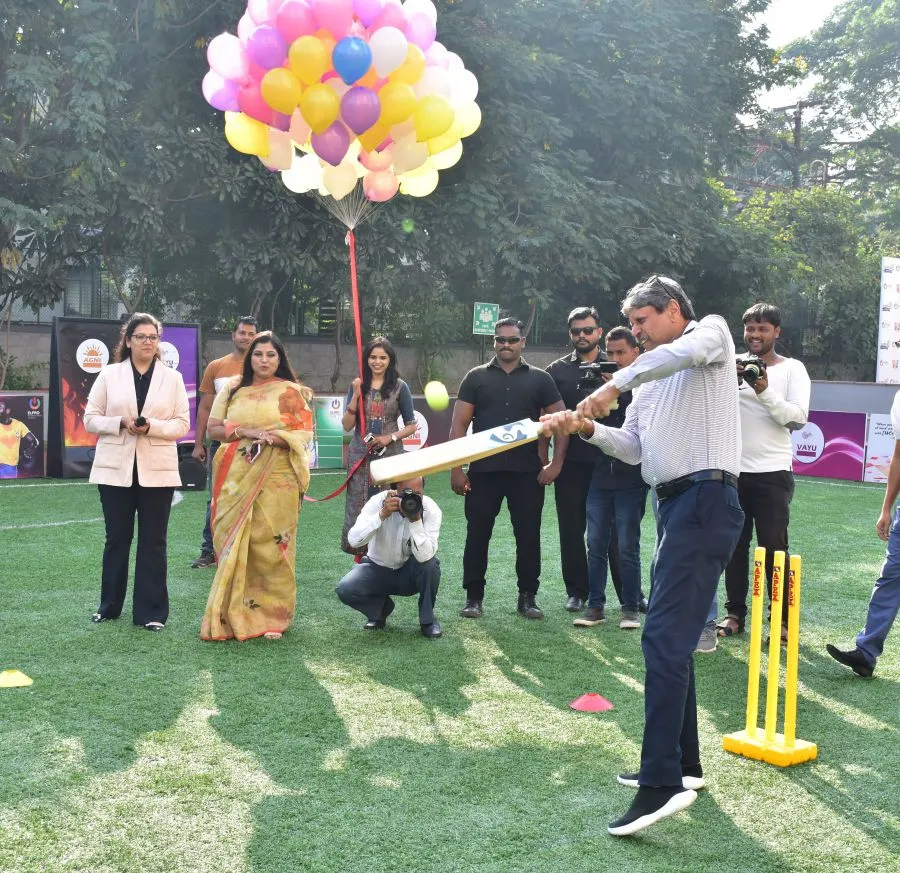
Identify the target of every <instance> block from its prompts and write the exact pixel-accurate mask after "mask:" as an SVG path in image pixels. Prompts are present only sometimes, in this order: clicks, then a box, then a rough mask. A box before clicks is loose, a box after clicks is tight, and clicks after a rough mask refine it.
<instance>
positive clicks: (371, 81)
mask: <svg viewBox="0 0 900 873" xmlns="http://www.w3.org/2000/svg"><path fill="white" fill-rule="evenodd" d="M353 84H354V85H362V86H363V87H364V88H370V89H371V90H372V91H374V90H375V86H376V85H377V84H378V73H376V72H375V67H369V69H368V70H367V71H366V74H365V76H363V77H362V78H361V79H359V80H358V81H356V82H354V83H353Z"/></svg>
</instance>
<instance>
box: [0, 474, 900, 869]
mask: <svg viewBox="0 0 900 873" xmlns="http://www.w3.org/2000/svg"><path fill="white" fill-rule="evenodd" d="M338 481H339V480H338V479H337V478H336V477H335V476H333V475H332V476H317V477H315V478H314V479H313V485H312V492H313V494H314V495H315V494H319V495H322V494H325V493H327V491H330V490H331V489H332V488H333V487H335V486H336V484H337V482H338ZM429 493H430V494H431V495H432V496H433V497H435V498H436V499H437V500H438V502H439V503H440V504H441V505H442V507H443V509H444V528H443V532H442V540H441V550H440V556H441V562H442V566H443V573H444V576H443V583H442V587H441V592H440V595H439V597H438V604H437V606H438V609H437V612H438V617H439V618H440V620H441V622H442V624H443V627H444V637H443V639H441V640H437V641H428V640H425V639H423V638H422V637H421V636H420V635H419V633H418V625H417V613H416V608H415V604H414V602H413V601H412V599H405V600H401V601H400V602H399V604H398V608H397V610H396V612H395V613H394V616H393V617H392V618H391V621H390V626H389V629H388V631H387V632H385V633H380V634H370V633H364V632H363V631H362V630H361V624H362V621H363V619H362V617H361V616H359V615H358V614H357V613H354V612H351V611H350V610H349V609H347V608H346V607H343V606H342V605H341V604H340V603H339V602H338V601H337V599H336V597H335V596H334V585H335V582H336V581H337V579H338V578H339V577H340V576H341V575H342V573H343V572H344V571H345V570H346V569H347V568H348V566H349V563H348V559H347V557H346V556H345V555H343V554H342V553H341V552H340V551H339V549H338V538H339V529H340V521H341V518H342V513H343V503H342V501H341V500H340V499H338V500H335V501H332V502H331V503H328V504H324V505H320V506H307V507H306V508H305V509H304V511H303V516H302V518H301V522H300V549H299V556H298V565H297V578H298V581H299V602H298V610H297V618H296V622H295V627H294V629H293V631H292V632H291V633H290V634H288V635H287V636H286V637H285V638H284V639H283V640H282V641H280V642H278V643H267V642H265V641H262V640H257V641H250V642H247V643H241V644H238V643H224V644H210V643H201V642H200V640H199V639H198V635H197V634H198V628H199V622H200V616H201V614H202V612H203V608H204V606H205V601H206V596H207V593H208V590H209V584H210V582H211V580H212V578H213V573H212V571H208V570H207V571H201V570H191V569H189V567H188V565H189V563H190V561H191V560H192V559H193V558H194V557H195V556H196V554H197V552H198V545H199V537H200V529H201V527H202V523H203V513H204V509H205V497H204V496H203V495H199V494H192V495H189V496H188V497H187V498H186V499H185V500H184V502H183V503H181V504H180V505H179V506H177V507H175V508H174V509H173V511H172V519H171V523H170V527H169V534H170V535H169V589H170V594H171V600H172V611H171V617H170V622H169V626H168V627H167V629H166V630H165V632H164V633H161V634H148V633H145V632H144V631H142V630H140V629H137V628H134V627H133V626H132V625H131V623H130V620H129V617H128V615H127V614H126V615H124V616H123V619H122V620H121V621H119V622H115V623H109V624H102V625H93V624H91V623H90V622H89V620H88V618H89V615H90V613H91V612H92V611H93V610H94V608H95V607H96V605H97V597H98V593H99V566H100V555H101V549H102V541H103V527H102V522H101V521H100V520H99V519H100V515H101V512H100V505H99V500H98V496H97V492H96V489H94V488H93V487H90V486H88V485H86V484H83V483H53V484H51V483H39V484H37V485H33V486H32V485H23V484H21V483H19V484H13V485H6V486H5V487H2V488H0V555H2V566H3V574H2V598H0V669H6V668H11V667H16V668H19V669H21V670H23V671H24V672H25V673H27V674H28V675H29V676H31V677H32V678H33V679H34V684H33V685H32V686H31V687H29V688H25V689H15V690H0V870H2V871H3V873H13V871H15V873H32V871H53V873H56V871H66V873H68V871H92V873H101V871H114V873H125V871H129V873H130V871H135V873H137V871H141V873H155V871H173V873H176V871H177V873H182V871H184V873H197V871H228V873H244V871H254V873H274V871H317V873H318V871H322V873H329V871H346V873H356V871H359V873H363V871H366V873H370V871H372V873H381V871H385V873H387V871H409V873H413V871H415V873H431V871H434V873H452V871H473V873H501V871H503V873H507V871H540V873H551V871H553V873H556V871H594V870H625V869H635V870H641V871H721V870H741V871H751V873H755V871H810V873H822V871H841V873H851V871H872V870H876V871H887V870H889V869H897V867H896V864H897V857H898V853H900V816H898V797H900V779H898V775H897V772H898V766H897V749H898V725H900V627H898V628H895V630H894V635H893V636H892V637H891V638H890V639H889V640H888V648H887V651H886V653H885V655H884V657H883V658H882V659H881V661H880V662H879V664H878V669H877V672H876V678H875V679H873V680H862V679H858V678H856V677H855V676H854V675H853V674H852V673H850V671H849V670H847V669H845V668H843V667H840V666H839V665H838V664H836V663H835V662H834V661H832V660H831V659H830V658H829V657H828V656H827V655H826V654H825V651H824V645H825V642H826V641H833V642H836V643H839V644H842V645H845V644H846V645H849V644H851V643H852V639H853V636H854V634H855V633H856V631H857V630H858V629H859V626H860V625H861V623H862V620H863V617H864V614H865V608H866V603H867V601H868V596H869V593H870V590H871V585H872V582H873V581H874V579H875V577H876V575H877V573H878V569H879V566H880V563H881V559H882V555H883V548H882V544H881V543H880V541H879V540H878V539H877V538H876V537H875V534H874V522H875V519H876V517H877V514H878V510H879V507H880V504H881V497H882V489H881V488H880V487H877V486H862V485H840V484H836V483H827V482H821V481H816V480H800V481H799V482H798V486H797V495H796V498H795V501H794V508H793V523H792V528H791V539H792V543H793V544H794V545H795V547H796V549H797V551H798V552H799V553H800V554H802V556H803V559H804V577H803V580H804V584H803V598H804V602H803V621H802V631H801V664H800V681H801V687H800V700H799V729H798V735H799V736H800V737H802V738H803V739H807V740H812V741H815V742H817V743H818V744H819V758H818V760H816V761H814V762H812V763H811V764H807V765H802V766H800V767H796V768H793V769H787V770H781V769H778V768H775V767H771V766H769V765H765V764H760V763H756V762H752V761H749V760H744V759H741V758H737V757H734V756H731V755H728V754H727V753H725V752H723V751H722V750H721V735H722V734H723V733H726V732H729V731H733V730H737V729H739V728H740V727H742V726H743V713H744V701H745V690H746V658H747V637H746V636H744V637H739V638H736V639H734V640H729V641H726V642H725V643H724V644H722V645H720V647H719V650H718V651H717V652H716V653H715V654H713V655H707V656H698V657H697V683H698V698H699V703H700V708H701V712H700V726H701V731H702V743H703V753H704V766H705V769H706V771H707V784H708V790H706V791H704V792H701V795H700V798H699V799H698V801H697V802H696V803H695V804H694V805H693V806H692V807H691V808H690V809H689V810H688V811H687V812H685V813H682V814H680V815H678V816H676V817H674V818H672V819H669V820H667V821H665V822H663V823H660V824H658V825H656V826H654V827H653V828H651V829H649V830H648V831H646V832H645V833H644V834H642V835H640V836H639V837H636V838H632V839H615V838H612V837H609V836H607V834H606V825H607V823H608V822H609V821H610V820H612V819H613V818H616V817H617V816H618V815H619V814H621V813H622V812H623V811H624V810H625V808H626V807H627V806H628V804H629V802H630V799H631V796H632V795H631V790H630V789H628V788H624V787H622V786H619V785H617V784H616V782H615V775H616V774H617V773H618V772H620V771H622V770H623V769H632V768H636V765H637V763H638V754H639V745H640V738H641V729H642V723H643V700H642V687H643V686H642V682H643V670H642V658H641V651H640V640H639V634H638V633H634V632H631V633H629V632H624V631H620V630H619V629H618V622H617V621H614V620H609V621H607V622H606V623H605V624H604V625H601V626H599V627H596V628H591V629H587V630H579V629H577V628H573V627H572V626H571V616H570V615H568V614H567V613H566V612H564V611H563V608H562V607H563V602H564V599H565V594H564V591H563V587H562V583H561V579H560V574H559V564H558V552H557V548H556V519H555V513H554V509H553V505H552V499H549V500H548V505H547V507H546V509H545V513H544V535H543V546H544V572H543V574H542V587H541V591H540V593H539V596H538V602H539V604H540V605H541V606H542V607H543V608H544V610H545V612H546V615H547V617H546V620H544V621H542V622H527V621H525V620H524V619H522V618H520V617H519V616H518V615H517V614H516V612H515V599H516V590H515V582H514V579H513V578H512V576H513V574H512V567H513V566H514V550H513V547H512V541H511V540H512V538H511V533H510V529H509V524H508V521H507V520H506V518H505V514H504V516H503V517H501V520H500V521H499V522H498V527H497V531H496V533H495V536H494V541H493V544H492V551H491V564H490V571H489V577H490V581H489V585H488V592H487V596H486V599H485V607H486V613H485V616H484V618H483V619H481V620H480V621H471V620H469V621H467V620H465V619H461V618H459V617H457V611H458V609H459V607H460V605H461V601H462V592H461V588H460V574H461V556H462V546H463V539H464V519H463V515H462V502H461V500H460V499H459V498H457V497H455V496H454V495H452V494H451V492H450V489H449V485H448V481H447V477H446V476H436V477H434V478H433V479H431V480H430V481H429ZM644 542H645V559H648V558H649V550H650V548H651V546H652V532H651V528H650V526H649V522H645V536H644ZM648 565H649V563H648V562H647V563H645V567H646V566H648ZM645 576H646V573H645ZM610 590H611V586H610ZM613 599H614V597H613ZM129 609H130V606H129ZM615 617H616V613H615V610H613V613H612V616H611V618H612V619H615ZM586 691H597V692H600V693H601V694H603V695H604V696H606V697H608V698H609V699H610V700H612V701H613V703H614V704H615V709H614V710H613V711H611V712H608V713H602V714H585V713H576V712H573V711H571V710H570V709H569V706H568V704H569V702H570V701H571V700H572V699H573V698H575V697H577V696H578V695H580V694H582V693H584V692H586Z"/></svg>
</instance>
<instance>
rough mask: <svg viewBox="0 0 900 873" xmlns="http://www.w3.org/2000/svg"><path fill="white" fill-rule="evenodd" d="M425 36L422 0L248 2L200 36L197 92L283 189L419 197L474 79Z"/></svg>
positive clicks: (453, 134) (458, 136) (462, 118)
mask: <svg viewBox="0 0 900 873" xmlns="http://www.w3.org/2000/svg"><path fill="white" fill-rule="evenodd" d="M436 33H437V11H436V9H435V7H434V3H432V0H406V2H404V3H402V5H401V3H400V0H249V2H248V4H247V11H246V13H245V14H244V16H243V17H242V18H241V20H240V22H239V23H238V26H237V36H234V35H232V34H229V33H223V34H220V35H219V36H217V37H215V38H214V39H213V40H212V41H211V42H210V44H209V47H208V50H207V59H208V60H209V66H210V71H209V72H208V73H207V74H206V76H205V78H204V79H203V96H204V97H205V98H206V100H207V102H208V103H209V104H210V105H211V106H213V107H214V108H215V109H219V110H221V111H223V112H224V113H225V136H226V138H227V139H228V142H229V143H230V144H231V145H232V147H233V148H235V149H237V150H238V151H239V152H243V153H245V154H251V155H256V156H257V157H259V159H260V160H261V161H262V162H263V163H264V164H265V165H266V167H268V168H269V169H270V170H273V171H274V170H280V171H281V177H282V180H283V181H284V184H285V185H286V186H287V188H288V189H290V190H291V191H293V192H295V193H298V194H302V193H305V192H308V191H317V192H318V193H319V194H320V195H321V196H322V197H324V198H328V197H331V198H334V200H335V201H339V200H341V199H342V198H344V197H346V196H347V195H348V194H350V193H351V191H354V189H356V188H357V182H358V181H360V180H361V188H362V193H363V195H364V197H365V200H366V201H369V202H375V203H382V202H384V201H387V200H390V199H391V198H392V197H393V196H394V195H395V194H396V193H397V191H398V190H399V191H400V192H401V193H403V194H408V195H410V196H412V197H424V196H426V195H428V194H430V193H431V192H432V191H434V189H435V188H436V187H437V184H438V173H439V171H440V170H444V169H447V168H449V167H452V166H453V165H454V164H456V162H457V161H458V160H459V159H460V156H461V155H462V143H461V140H462V139H463V138H464V137H467V136H470V135H471V134H473V133H474V132H475V131H476V130H477V129H478V126H479V125H480V124H481V110H480V109H479V108H478V104H477V103H476V102H475V98H476V96H477V94H478V81H477V79H476V78H475V76H474V75H473V74H472V73H471V72H470V71H469V70H467V69H466V68H465V65H464V64H463V62H462V60H461V59H460V57H459V56H458V55H456V54H454V53H453V52H450V51H448V50H447V49H446V48H445V47H444V46H443V45H442V44H441V43H439V42H437V41H436V40H435V36H436Z"/></svg>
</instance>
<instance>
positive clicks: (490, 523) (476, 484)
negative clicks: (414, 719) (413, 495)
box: [450, 318, 566, 618]
mask: <svg viewBox="0 0 900 873" xmlns="http://www.w3.org/2000/svg"><path fill="white" fill-rule="evenodd" d="M522 327H523V325H522V323H521V322H519V321H517V320H516V319H514V318H504V319H501V320H500V321H498V322H497V323H496V325H495V326H494V357H493V358H491V360H490V361H488V363H487V364H483V365H482V366H480V367H474V368H473V369H471V370H469V372H468V373H466V375H465V376H464V377H463V380H462V383H461V384H460V386H459V392H458V395H457V400H456V404H455V406H454V407H453V423H452V424H451V426H450V439H457V438H458V437H462V436H465V433H466V430H467V429H468V427H469V424H470V423H471V424H472V429H473V431H474V432H475V433H480V432H481V431H483V430H490V429H491V428H492V427H498V426H500V425H503V424H510V423H511V422H514V421H519V420H520V419H523V418H531V419H534V420H535V421H536V420H537V419H538V418H539V417H540V415H541V414H542V413H544V412H555V411H559V410H562V409H565V406H564V404H563V402H562V398H561V397H560V394H559V390H558V389H557V387H556V383H555V382H554V381H553V379H552V378H551V377H550V375H549V374H548V373H545V372H544V371H543V370H540V369H537V368H536V367H530V366H529V365H528V364H527V363H525V361H524V360H522V349H523V348H524V347H525V337H524V335H523V333H522ZM559 439H560V444H561V443H562V442H563V441H566V437H564V436H563V437H560V438H559ZM552 481H553V473H552V472H551V471H549V470H548V469H547V468H545V467H543V466H542V465H541V461H540V457H539V455H538V447H537V443H529V444H528V445H524V446H519V447H518V448H515V449H510V450H509V451H506V452H501V453H500V454H497V455H493V456H491V457H488V458H482V459H481V460H480V461H474V462H472V464H470V465H469V472H468V475H466V473H464V472H463V469H462V467H454V468H453V469H452V470H451V471H450V484H451V487H452V488H453V490H454V491H455V492H456V493H457V494H460V495H463V496H465V499H466V522H467V530H466V548H465V552H464V554H463V588H465V590H466V605H465V606H464V607H463V609H462V610H461V611H460V615H461V616H463V617H464V618H479V617H480V616H481V615H482V613H483V606H482V601H483V600H484V587H485V575H486V573H487V562H488V546H489V545H490V541H491V533H492V532H493V529H494V521H495V519H496V518H497V515H498V514H499V512H500V507H501V505H502V504H503V499H504V498H506V505H507V509H508V510H509V517H510V521H511V522H512V526H513V534H514V535H515V538H516V578H517V581H518V587H519V601H518V607H517V608H518V611H519V612H520V613H521V614H522V615H524V616H525V617H526V618H543V617H544V613H543V612H542V611H541V610H540V608H539V607H538V605H537V603H535V595H536V594H537V590H538V585H539V579H540V573H541V511H542V510H543V507H544V487H545V486H546V485H549V484H550V483H551V482H552Z"/></svg>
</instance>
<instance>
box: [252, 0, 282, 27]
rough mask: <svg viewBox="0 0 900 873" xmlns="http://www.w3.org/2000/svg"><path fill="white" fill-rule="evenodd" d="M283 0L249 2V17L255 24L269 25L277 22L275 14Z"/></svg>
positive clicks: (255, 0) (254, 0) (253, 0)
mask: <svg viewBox="0 0 900 873" xmlns="http://www.w3.org/2000/svg"><path fill="white" fill-rule="evenodd" d="M280 3H281V0H249V2H248V3H247V15H249V16H250V18H251V19H253V22H254V23H255V24H258V25H259V24H268V23H269V22H270V21H274V20H275V12H276V10H277V9H278V6H279V4H280Z"/></svg>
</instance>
